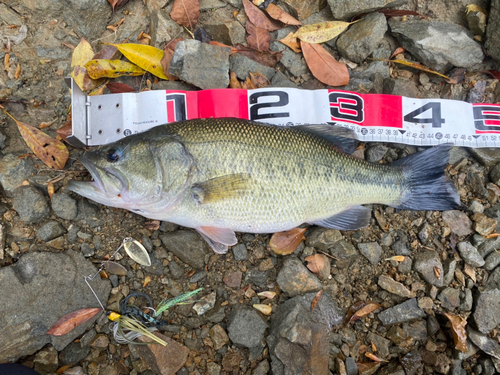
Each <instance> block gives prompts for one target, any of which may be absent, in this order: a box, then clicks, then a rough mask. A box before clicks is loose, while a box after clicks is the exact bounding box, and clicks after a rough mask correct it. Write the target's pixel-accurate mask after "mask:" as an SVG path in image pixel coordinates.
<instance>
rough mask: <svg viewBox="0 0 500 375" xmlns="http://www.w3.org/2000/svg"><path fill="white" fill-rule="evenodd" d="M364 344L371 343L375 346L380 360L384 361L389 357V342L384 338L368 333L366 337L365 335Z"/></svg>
mask: <svg viewBox="0 0 500 375" xmlns="http://www.w3.org/2000/svg"><path fill="white" fill-rule="evenodd" d="M366 342H368V343H373V344H374V345H375V347H376V348H377V355H378V356H379V357H380V358H382V359H385V358H388V357H389V354H390V353H389V345H390V344H391V342H390V341H389V340H387V339H386V338H383V337H382V336H379V335H376V334H374V333H373V332H369V333H368V335H366Z"/></svg>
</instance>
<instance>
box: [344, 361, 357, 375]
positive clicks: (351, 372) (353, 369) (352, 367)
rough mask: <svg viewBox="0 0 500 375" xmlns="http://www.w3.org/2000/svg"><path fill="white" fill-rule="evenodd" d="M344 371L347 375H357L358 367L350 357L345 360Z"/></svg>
mask: <svg viewBox="0 0 500 375" xmlns="http://www.w3.org/2000/svg"><path fill="white" fill-rule="evenodd" d="M345 369H346V372H347V375H358V373H359V371H358V365H357V364H356V360H355V359H354V358H352V357H347V358H346V359H345Z"/></svg>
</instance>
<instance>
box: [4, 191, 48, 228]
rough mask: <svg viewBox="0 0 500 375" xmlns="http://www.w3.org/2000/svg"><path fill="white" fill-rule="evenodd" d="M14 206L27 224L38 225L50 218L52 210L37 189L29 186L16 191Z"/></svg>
mask: <svg viewBox="0 0 500 375" xmlns="http://www.w3.org/2000/svg"><path fill="white" fill-rule="evenodd" d="M13 195H14V200H13V202H12V205H13V207H14V210H16V212H17V213H18V214H19V217H20V219H21V220H22V221H23V222H25V223H37V222H40V221H43V220H44V219H46V218H48V217H49V215H50V208H49V205H48V203H47V199H46V198H45V196H44V195H43V194H42V192H41V191H40V190H38V189H37V188H35V187H33V186H30V185H27V186H19V187H18V188H16V189H15V190H14V193H13Z"/></svg>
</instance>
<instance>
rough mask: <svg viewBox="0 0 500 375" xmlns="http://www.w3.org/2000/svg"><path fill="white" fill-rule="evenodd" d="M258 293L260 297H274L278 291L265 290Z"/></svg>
mask: <svg viewBox="0 0 500 375" xmlns="http://www.w3.org/2000/svg"><path fill="white" fill-rule="evenodd" d="M257 295H258V296H259V297H263V298H268V299H273V298H274V297H276V292H272V291H270V290H268V291H265V292H260V293H257Z"/></svg>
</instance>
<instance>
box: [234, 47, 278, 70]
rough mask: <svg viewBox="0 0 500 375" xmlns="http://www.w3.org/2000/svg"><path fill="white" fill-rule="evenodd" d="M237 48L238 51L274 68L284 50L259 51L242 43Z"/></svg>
mask: <svg viewBox="0 0 500 375" xmlns="http://www.w3.org/2000/svg"><path fill="white" fill-rule="evenodd" d="M236 48H237V49H238V53H241V54H242V55H244V56H246V57H248V58H249V59H252V60H253V61H256V62H258V63H259V64H262V65H266V66H269V67H271V68H274V66H275V65H276V64H277V63H278V62H279V61H280V60H281V57H282V56H283V52H272V51H257V50H256V49H253V48H250V47H247V46H244V45H242V44H237V45H236Z"/></svg>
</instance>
